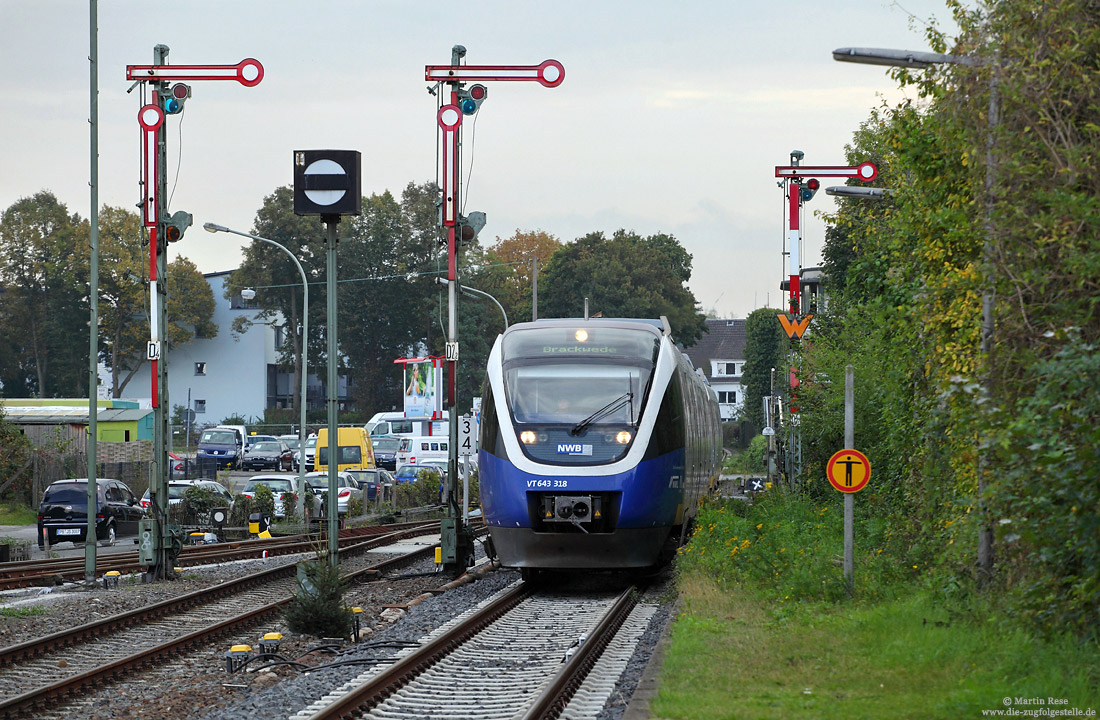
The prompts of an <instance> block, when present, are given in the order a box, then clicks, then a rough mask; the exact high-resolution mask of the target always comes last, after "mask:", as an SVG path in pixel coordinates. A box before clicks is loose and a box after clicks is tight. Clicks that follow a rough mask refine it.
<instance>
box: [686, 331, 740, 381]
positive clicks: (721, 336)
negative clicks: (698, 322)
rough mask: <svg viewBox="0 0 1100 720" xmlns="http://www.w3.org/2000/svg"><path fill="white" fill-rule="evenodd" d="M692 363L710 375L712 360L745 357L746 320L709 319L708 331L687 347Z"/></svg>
mask: <svg viewBox="0 0 1100 720" xmlns="http://www.w3.org/2000/svg"><path fill="white" fill-rule="evenodd" d="M686 352H687V356H688V357H689V358H691V363H692V364H693V365H694V366H695V367H697V368H702V369H703V372H704V373H705V374H706V375H707V377H710V361H711V360H744V359H745V320H744V319H741V320H714V319H708V320H707V332H706V333H705V334H704V335H703V337H701V338H700V339H699V341H698V342H697V343H695V344H694V345H692V346H691V347H690V348H688V349H687V351H686Z"/></svg>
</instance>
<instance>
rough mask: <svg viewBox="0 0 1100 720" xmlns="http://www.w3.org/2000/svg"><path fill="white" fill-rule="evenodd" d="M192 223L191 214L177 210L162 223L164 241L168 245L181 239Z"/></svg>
mask: <svg viewBox="0 0 1100 720" xmlns="http://www.w3.org/2000/svg"><path fill="white" fill-rule="evenodd" d="M193 222H194V218H193V217H192V216H191V213H189V212H184V211H183V210H177V211H176V212H174V213H172V217H170V218H168V219H167V220H166V221H165V223H164V239H165V240H167V241H168V242H170V243H171V242H176V241H178V240H181V239H183V234H184V233H185V232H186V231H187V228H189V227H191V224H192V223H193Z"/></svg>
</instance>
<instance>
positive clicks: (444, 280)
mask: <svg viewBox="0 0 1100 720" xmlns="http://www.w3.org/2000/svg"><path fill="white" fill-rule="evenodd" d="M436 280H437V281H438V282H439V284H440V285H447V284H448V283H449V282H450V281H449V280H447V278H443V277H441V278H436ZM458 289H459V292H462V293H465V294H466V295H469V296H474V295H480V296H481V297H487V298H489V299H490V300H492V301H493V303H495V304H496V306H497V309H499V310H500V314H501V315H502V316H503V317H504V329H505V330H507V329H508V313H506V312H504V306H503V305H501V304H500V302H499V301H498V300H497V299H496V298H495V297H493V296H492V295H490V294H489V293H487V292H485V291H484V290H478V289H477V288H472V287H470V286H469V285H459V287H458Z"/></svg>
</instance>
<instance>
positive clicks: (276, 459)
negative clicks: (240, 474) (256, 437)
mask: <svg viewBox="0 0 1100 720" xmlns="http://www.w3.org/2000/svg"><path fill="white" fill-rule="evenodd" d="M268 468H270V469H272V470H292V469H293V468H294V453H293V452H291V450H290V448H288V447H287V446H286V443H284V442H283V441H282V440H274V439H273V440H260V441H258V442H254V443H252V444H251V445H250V446H249V447H248V449H247V450H245V451H244V469H245V470H267V469H268Z"/></svg>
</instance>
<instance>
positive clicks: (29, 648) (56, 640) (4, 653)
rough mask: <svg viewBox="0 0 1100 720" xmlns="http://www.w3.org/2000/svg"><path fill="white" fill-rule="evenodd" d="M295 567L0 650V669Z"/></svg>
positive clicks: (401, 534)
mask: <svg viewBox="0 0 1100 720" xmlns="http://www.w3.org/2000/svg"><path fill="white" fill-rule="evenodd" d="M423 532H424V530H423V529H421V528H410V529H406V530H401V531H398V532H396V533H390V534H388V535H384V536H379V537H376V538H374V539H373V540H368V541H366V542H360V543H358V544H356V545H352V546H350V547H347V548H342V549H341V552H353V551H363V550H369V549H371V548H372V547H380V546H383V545H386V544H388V543H390V542H392V541H393V540H398V539H403V538H406V537H411V536H415V535H419V534H422V533H423ZM296 567H297V566H296V565H293V564H290V565H282V566H280V567H276V568H271V569H268V570H261V571H259V572H256V573H252V574H250V575H246V576H244V577H241V578H236V579H234V580H227V581H226V582H223V583H219V584H218V585H214V586H212V587H209V588H204V589H202V590H196V591H194V592H190V593H186V594H184V595H180V596H178V597H175V598H169V599H167V600H162V601H161V602H159V603H155V604H153V605H147V606H144V607H139V608H135V609H133V610H129V611H127V612H124V613H119V614H118V615H112V616H111V617H107V618H104V619H102V620H98V621H95V622H90V623H86V624H84V625H80V626H78V627H75V628H68V629H66V630H61V631H58V632H56V633H53V634H52V635H46V636H44V637H40V638H35V639H33V640H28V641H26V642H22V643H18V644H16V645H11V646H8V647H6V648H2V649H0V667H6V666H8V665H11V664H13V663H15V662H18V661H20V660H24V659H27V658H32V657H35V656H36V655H40V654H43V653H45V652H47V651H53V650H56V649H57V648H59V647H67V646H71V645H75V644H77V643H79V642H82V641H84V640H86V639H88V638H92V637H98V636H100V635H104V634H107V633H111V632H115V631H117V630H121V629H124V628H127V627H131V626H133V625H138V624H141V623H143V622H145V621H147V620H150V619H152V618H157V617H162V616H165V615H169V614H171V613H175V612H180V611H182V610H185V609H188V608H191V607H195V606H197V605H202V604H206V603H209V602H212V601H214V600H217V599H219V598H222V597H226V596H228V595H233V594H236V593H240V592H244V591H245V590H247V589H248V588H251V587H254V586H256V585H261V584H264V583H268V582H272V581H274V580H279V579H282V578H284V577H287V576H293V575H295V573H296V572H297V570H296Z"/></svg>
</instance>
